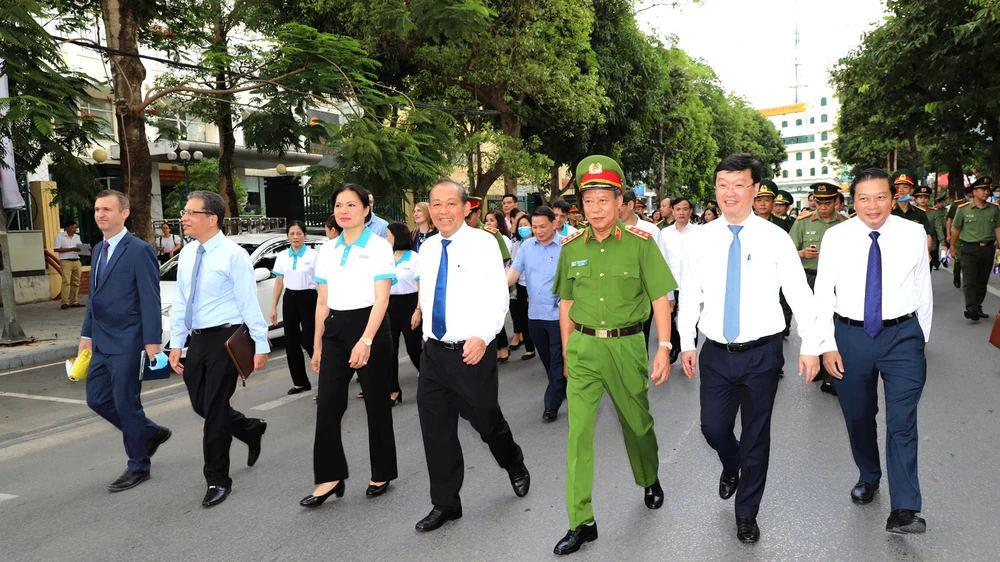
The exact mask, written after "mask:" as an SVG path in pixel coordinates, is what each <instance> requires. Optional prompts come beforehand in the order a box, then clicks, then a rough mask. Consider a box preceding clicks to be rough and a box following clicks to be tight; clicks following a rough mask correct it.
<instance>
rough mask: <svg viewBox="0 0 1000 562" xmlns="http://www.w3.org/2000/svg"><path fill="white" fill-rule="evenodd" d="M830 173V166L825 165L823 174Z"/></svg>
mask: <svg viewBox="0 0 1000 562" xmlns="http://www.w3.org/2000/svg"><path fill="white" fill-rule="evenodd" d="M829 173H830V168H827V167H826V166H823V175H824V176H825V175H827V174H829Z"/></svg>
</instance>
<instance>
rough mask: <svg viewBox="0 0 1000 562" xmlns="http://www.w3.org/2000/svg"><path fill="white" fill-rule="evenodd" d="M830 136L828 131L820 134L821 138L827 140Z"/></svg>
mask: <svg viewBox="0 0 1000 562" xmlns="http://www.w3.org/2000/svg"><path fill="white" fill-rule="evenodd" d="M828 138H829V135H827V134H826V133H823V134H821V135H820V136H819V140H827V139H828Z"/></svg>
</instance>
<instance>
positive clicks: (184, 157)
mask: <svg viewBox="0 0 1000 562" xmlns="http://www.w3.org/2000/svg"><path fill="white" fill-rule="evenodd" d="M190 148H191V145H189V144H188V143H187V142H186V141H181V142H179V143H177V150H174V151H172V152H168V153H167V160H170V161H171V162H173V161H175V160H177V159H178V158H180V161H181V162H180V164H181V166H184V197H183V199H181V198H178V200H179V201H180V203H181V204H183V203H184V200H186V199H187V194H188V193H190V192H191V181H190V177H189V176H188V166H190V165H191V160H194V161H195V162H198V161H199V160H201V159H202V158H204V157H205V155H204V154H202V153H201V151H200V150H195V151H194V153H191V152H189V150H188V149H190ZM178 151H179V152H178Z"/></svg>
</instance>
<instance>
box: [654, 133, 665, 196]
mask: <svg viewBox="0 0 1000 562" xmlns="http://www.w3.org/2000/svg"><path fill="white" fill-rule="evenodd" d="M666 194H667V148H666V147H665V146H663V125H662V124H661V125H660V185H658V186H657V187H656V195H657V196H658V197H657V200H658V201H662V200H663V197H664V196H665V195H666Z"/></svg>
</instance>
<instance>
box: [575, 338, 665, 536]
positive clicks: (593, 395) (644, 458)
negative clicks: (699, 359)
mask: <svg viewBox="0 0 1000 562" xmlns="http://www.w3.org/2000/svg"><path fill="white" fill-rule="evenodd" d="M643 341H644V339H643V337H642V334H634V335H631V336H625V337H620V338H607V339H602V338H597V337H594V336H588V335H585V334H582V333H580V332H576V331H574V332H573V334H572V335H571V336H570V338H569V342H568V344H567V346H566V369H567V374H568V375H569V380H567V381H566V400H567V403H568V406H569V443H568V445H567V448H566V509H567V511H568V512H569V526H570V528H571V529H576V528H577V527H579V526H580V525H583V524H584V523H589V522H590V521H593V520H594V510H593V508H592V507H591V505H590V502H591V498H592V495H593V488H594V424H595V422H596V421H597V409H598V407H599V406H600V405H601V398H603V397H604V391H607V392H608V394H610V395H611V401H612V402H613V403H614V405H615V410H616V411H617V412H618V421H619V422H620V423H621V427H622V437H624V439H625V450H626V451H627V452H628V458H629V463H630V464H631V465H632V475H633V476H634V477H635V483H636V484H638V485H640V486H642V487H643V488H645V487H647V486H651V485H653V483H654V482H656V480H657V470H658V469H659V465H660V459H659V457H658V456H657V454H658V447H657V445H656V434H655V433H653V416H652V415H650V413H649V396H648V392H649V382H648V381H649V359H647V355H646V349H645V346H644V345H643Z"/></svg>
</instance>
